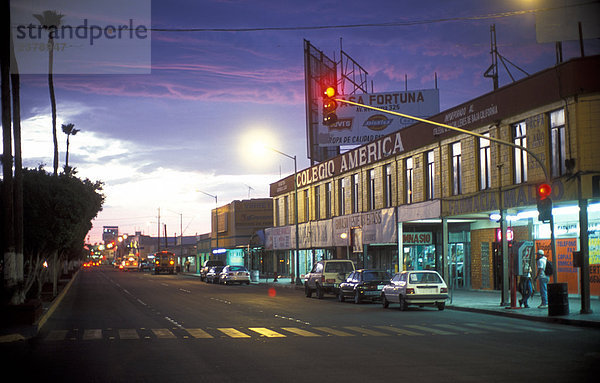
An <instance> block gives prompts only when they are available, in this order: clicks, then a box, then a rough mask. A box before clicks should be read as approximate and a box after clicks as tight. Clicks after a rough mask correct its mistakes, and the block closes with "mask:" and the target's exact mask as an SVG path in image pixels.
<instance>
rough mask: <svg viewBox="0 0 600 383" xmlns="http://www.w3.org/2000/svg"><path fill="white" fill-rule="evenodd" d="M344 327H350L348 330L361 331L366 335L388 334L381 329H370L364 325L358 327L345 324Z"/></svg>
mask: <svg viewBox="0 0 600 383" xmlns="http://www.w3.org/2000/svg"><path fill="white" fill-rule="evenodd" d="M344 328H345V329H348V330H352V331H356V332H359V333H361V334H364V335H371V336H386V335H387V334H384V333H382V332H379V331H375V330H369V329H368V328H363V327H358V326H345V327H344Z"/></svg>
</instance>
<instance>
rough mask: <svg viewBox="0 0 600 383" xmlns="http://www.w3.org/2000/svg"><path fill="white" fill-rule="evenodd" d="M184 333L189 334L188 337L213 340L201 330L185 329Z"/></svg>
mask: <svg viewBox="0 0 600 383" xmlns="http://www.w3.org/2000/svg"><path fill="white" fill-rule="evenodd" d="M185 331H187V332H188V333H190V335H191V336H193V337H194V338H205V339H208V338H214V337H213V336H212V335H210V334H209V333H207V332H206V331H204V330H202V329H201V328H186V329H185Z"/></svg>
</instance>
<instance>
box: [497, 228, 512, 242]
mask: <svg viewBox="0 0 600 383" xmlns="http://www.w3.org/2000/svg"><path fill="white" fill-rule="evenodd" d="M506 238H507V240H508V242H511V241H512V240H513V239H514V238H515V234H514V233H513V230H512V229H511V228H507V229H506ZM496 242H502V229H500V228H497V229H496Z"/></svg>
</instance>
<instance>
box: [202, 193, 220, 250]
mask: <svg viewBox="0 0 600 383" xmlns="http://www.w3.org/2000/svg"><path fill="white" fill-rule="evenodd" d="M198 191H199V192H200V193H202V194H206V195H207V196H209V197H212V198H214V199H215V234H216V237H217V243H216V246H215V248H216V249H218V248H219V202H218V198H217V196H216V195H212V194H209V193H207V192H204V191H202V190H198Z"/></svg>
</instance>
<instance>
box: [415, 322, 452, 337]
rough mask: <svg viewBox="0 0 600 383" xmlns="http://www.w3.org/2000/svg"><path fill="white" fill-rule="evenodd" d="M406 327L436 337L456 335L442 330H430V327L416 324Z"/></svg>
mask: <svg viewBox="0 0 600 383" xmlns="http://www.w3.org/2000/svg"><path fill="white" fill-rule="evenodd" d="M406 327H410V328H412V329H415V330H421V331H425V332H430V333H432V334H436V335H456V333H453V332H450V331H444V330H438V329H435V328H431V327H425V326H419V325H416V324H409V325H406Z"/></svg>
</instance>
